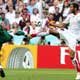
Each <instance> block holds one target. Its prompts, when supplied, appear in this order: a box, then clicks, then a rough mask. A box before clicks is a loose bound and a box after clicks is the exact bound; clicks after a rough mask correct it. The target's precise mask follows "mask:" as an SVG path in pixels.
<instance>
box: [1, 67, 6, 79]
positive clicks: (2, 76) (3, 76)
mask: <svg viewBox="0 0 80 80" xmlns="http://www.w3.org/2000/svg"><path fill="white" fill-rule="evenodd" d="M0 76H1V78H2V80H5V73H4V70H3V68H0Z"/></svg>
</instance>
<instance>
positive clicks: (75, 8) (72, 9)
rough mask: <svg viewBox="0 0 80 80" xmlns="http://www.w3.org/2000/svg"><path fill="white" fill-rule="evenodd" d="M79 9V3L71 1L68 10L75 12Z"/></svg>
mask: <svg viewBox="0 0 80 80" xmlns="http://www.w3.org/2000/svg"><path fill="white" fill-rule="evenodd" d="M78 10H79V5H78V4H77V3H71V4H70V11H71V12H72V13H75V12H76V11H78Z"/></svg>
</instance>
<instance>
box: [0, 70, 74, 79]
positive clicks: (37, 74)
mask: <svg viewBox="0 0 80 80" xmlns="http://www.w3.org/2000/svg"><path fill="white" fill-rule="evenodd" d="M5 73H6V80H75V76H76V72H75V70H69V69H6V70H5ZM0 80H1V79H0Z"/></svg>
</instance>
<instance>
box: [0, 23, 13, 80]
mask: <svg viewBox="0 0 80 80" xmlns="http://www.w3.org/2000/svg"><path fill="white" fill-rule="evenodd" d="M11 39H12V36H10V35H9V34H8V33H7V31H6V30H4V29H3V28H2V26H1V25H0V76H1V77H2V79H3V80H5V73H4V70H3V67H2V65H1V58H2V55H1V48H2V45H3V43H6V42H10V41H11Z"/></svg>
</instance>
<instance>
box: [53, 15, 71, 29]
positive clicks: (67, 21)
mask: <svg viewBox="0 0 80 80" xmlns="http://www.w3.org/2000/svg"><path fill="white" fill-rule="evenodd" d="M69 22H70V15H68V16H67V18H66V19H65V20H64V21H63V22H62V23H59V24H53V26H54V27H59V28H64V27H65V26H66V25H67V24H68V23H69Z"/></svg>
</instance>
